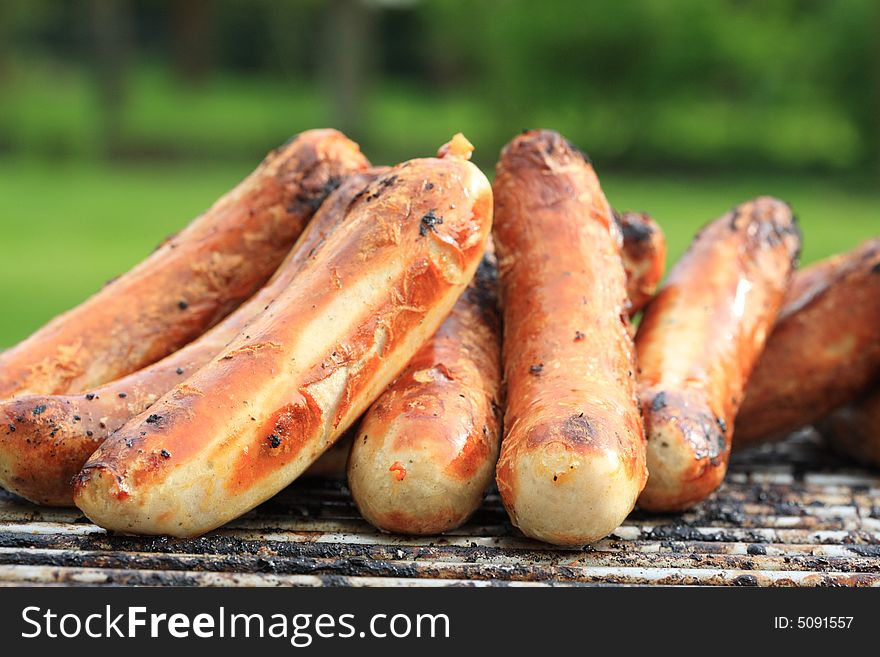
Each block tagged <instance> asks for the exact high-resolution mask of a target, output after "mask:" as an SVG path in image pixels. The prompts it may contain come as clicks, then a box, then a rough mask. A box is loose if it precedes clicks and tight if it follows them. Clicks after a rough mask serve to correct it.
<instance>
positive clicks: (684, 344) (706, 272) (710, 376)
mask: <svg viewBox="0 0 880 657" xmlns="http://www.w3.org/2000/svg"><path fill="white" fill-rule="evenodd" d="M799 249H800V233H799V231H798V229H797V224H796V223H795V221H794V217H793V215H792V213H791V209H790V208H789V206H788V205H787V204H785V203H782V202H781V201H777V200H775V199H771V198H766V197H762V198H758V199H755V200H754V201H750V202H748V203H744V204H742V205H740V206H738V207H737V208H735V209H734V210H732V211H731V212H729V213H728V214H727V215H725V216H723V217H721V218H720V219H717V220H716V221H714V222H712V223H710V224H709V225H708V226H706V227H705V228H703V230H702V231H700V233H699V234H698V235H697V237H696V238H695V240H694V242H693V243H692V244H691V247H690V249H689V250H688V251H687V253H685V254H684V256H682V258H681V260H679V262H678V263H677V264H676V265H675V267H674V268H673V269H672V271H671V272H670V274H669V277H668V278H667V280H666V283H665V284H664V285H663V287H662V289H661V290H660V292H659V293H658V294H657V296H656V297H655V298H654V300H653V301H652V302H651V303H650V304H649V305H648V307H647V309H646V310H645V316H644V317H643V319H642V323H641V325H640V326H639V331H638V334H637V336H636V349H637V352H638V361H639V373H640V395H641V404H642V411H643V413H644V417H645V430H646V432H647V437H648V472H649V473H650V475H649V477H648V484H647V486H646V487H645V490H644V492H643V493H642V495H641V497H640V498H639V506H640V507H642V508H644V509H648V510H652V511H676V510H680V509H685V508H687V507H689V506H690V505H692V504H694V503H696V502H699V501H700V500H702V499H704V498H705V497H706V496H708V495H709V494H710V493H712V491H714V490H715V489H716V488H717V487H718V486H719V485H720V484H721V481H722V480H723V479H724V474H725V472H726V470H727V459H728V455H729V452H730V438H731V435H732V433H733V420H734V416H735V415H736V411H737V408H738V407H739V404H740V402H741V400H742V395H743V391H744V388H745V385H746V381H747V380H748V377H749V374H750V373H751V371H752V368H753V367H754V364H755V362H756V361H757V359H758V356H759V355H760V353H761V350H762V349H763V348H764V343H765V340H766V337H767V334H768V333H769V331H770V329H771V328H772V326H773V322H774V320H775V319H776V313H777V311H778V309H779V306H780V304H781V303H782V299H783V295H784V294H785V290H786V288H787V287H788V283H789V279H790V277H791V272H792V270H793V268H794V266H795V263H796V261H797V256H798V253H799Z"/></svg>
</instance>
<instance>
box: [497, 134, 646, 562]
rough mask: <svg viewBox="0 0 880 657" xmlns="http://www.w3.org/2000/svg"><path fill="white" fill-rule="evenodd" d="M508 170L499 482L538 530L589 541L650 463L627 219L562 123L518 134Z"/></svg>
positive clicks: (539, 534)
mask: <svg viewBox="0 0 880 657" xmlns="http://www.w3.org/2000/svg"><path fill="white" fill-rule="evenodd" d="M497 172H498V175H497V177H496V179H495V184H494V192H495V198H496V205H495V215H496V217H495V221H496V223H495V228H494V231H493V236H494V239H495V246H496V249H497V253H498V267H499V274H500V281H501V286H500V287H501V298H502V308H503V323H504V338H503V354H504V375H505V381H506V384H507V403H506V413H505V418H504V427H505V429H504V432H505V434H504V440H503V441H502V444H501V455H500V458H499V461H498V468H497V483H498V490H499V491H500V493H501V497H502V500H503V502H504V505H505V507H506V508H507V511H508V513H509V514H510V517H511V520H512V521H513V523H514V524H515V525H516V526H517V527H519V528H520V529H521V530H522V531H523V532H524V533H525V534H527V535H528V536H531V537H533V538H538V539H540V540H543V541H548V542H550V543H557V544H564V545H578V544H583V543H588V542H590V541H594V540H597V539H599V538H601V537H603V536H606V535H607V534H609V533H610V532H612V531H614V529H616V528H617V527H618V526H619V525H620V523H621V522H622V521H623V520H624V518H625V517H626V516H627V514H628V513H629V512H630V511H631V510H632V508H633V505H634V504H635V501H636V497H637V496H638V494H639V492H640V491H641V490H642V487H643V486H644V484H645V478H646V474H647V473H646V470H645V438H644V432H643V428H642V421H641V418H640V416H639V410H638V405H637V401H636V383H635V364H634V360H633V344H632V339H631V337H630V332H629V320H628V317H627V313H626V307H627V298H626V287H625V274H624V270H623V265H622V262H621V255H620V248H621V247H620V243H621V238H620V233H619V230H618V227H617V225H616V224H615V222H614V219H613V217H612V213H611V208H610V207H609V206H608V202H607V201H606V200H605V196H604V195H603V193H602V190H601V188H600V187H599V181H598V179H597V178H596V174H595V173H594V171H593V168H592V166H591V165H590V163H589V162H588V161H587V160H586V158H585V157H584V156H583V154H581V153H580V152H578V151H577V150H576V149H575V148H573V147H572V146H571V145H570V144H569V143H568V142H567V141H566V140H565V139H563V138H562V137H560V136H559V135H558V134H557V133H555V132H552V131H532V132H527V133H524V134H522V135H520V136H518V137H516V138H515V139H514V140H513V141H512V142H511V143H510V144H508V145H507V146H506V147H505V148H504V150H503V151H502V153H501V159H500V161H499V163H498V169H497Z"/></svg>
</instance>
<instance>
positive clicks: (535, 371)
mask: <svg viewBox="0 0 880 657" xmlns="http://www.w3.org/2000/svg"><path fill="white" fill-rule="evenodd" d="M543 373H544V363H535V364H534V365H530V366H529V374H531V375H532V376H540V375H541V374H543Z"/></svg>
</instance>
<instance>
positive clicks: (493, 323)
mask: <svg viewBox="0 0 880 657" xmlns="http://www.w3.org/2000/svg"><path fill="white" fill-rule="evenodd" d="M464 294H465V298H466V299H467V301H468V302H469V303H470V304H471V305H473V306H474V307H475V308H477V309H478V310H479V312H480V316H481V317H482V319H483V321H484V322H485V323H486V324H487V325H488V326H490V327H491V328H492V329H494V330H496V331H497V330H498V328H499V326H500V324H501V318H500V313H499V310H498V263H497V261H496V260H495V256H494V255H492V254H490V253H487V254H485V255H484V256H483V259H482V260H481V261H480V265H479V266H478V267H477V273H476V274H475V275H474V280H473V281H472V282H471V284H470V285H469V286H468V287H467V290H466V291H465V293H464Z"/></svg>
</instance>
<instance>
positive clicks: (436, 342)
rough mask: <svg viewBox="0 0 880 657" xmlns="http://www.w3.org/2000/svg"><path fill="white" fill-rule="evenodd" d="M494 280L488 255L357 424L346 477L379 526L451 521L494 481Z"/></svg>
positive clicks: (434, 530)
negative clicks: (439, 322)
mask: <svg viewBox="0 0 880 657" xmlns="http://www.w3.org/2000/svg"><path fill="white" fill-rule="evenodd" d="M496 287H497V270H496V267H495V262H494V258H493V257H492V256H489V255H487V256H486V257H485V258H484V260H483V262H482V263H481V264H480V267H479V269H478V270H477V274H476V276H475V277H474V279H473V281H471V283H470V285H469V286H468V288H467V289H466V290H465V292H464V294H462V296H461V297H460V298H459V299H458V301H457V302H456V304H455V306H454V307H453V309H452V312H451V313H450V315H449V317H447V318H446V320H445V321H444V322H443V324H442V325H441V326H440V328H439V329H438V330H437V332H436V333H435V334H434V335H433V336H432V337H431V339H430V340H429V341H428V342H427V343H425V345H424V346H423V347H422V348H421V349H420V350H419V352H418V353H417V354H416V355H415V357H414V358H413V359H412V360H411V361H410V362H409V365H407V367H406V369H405V370H404V371H403V373H402V374H401V375H400V376H399V377H398V378H397V379H396V380H395V381H394V383H392V384H391V385H390V386H389V387H388V388H387V389H386V390H385V392H383V393H382V395H381V396H380V397H379V399H377V400H376V402H375V403H374V404H373V405H372V406H371V407H370V409H369V410H368V411H367V413H366V415H365V416H364V419H363V421H362V422H361V425H360V427H359V430H358V432H357V434H356V436H355V439H354V444H353V447H352V450H351V455H350V457H349V461H348V483H349V488H350V489H351V494H352V497H353V498H354V501H355V503H356V504H357V506H358V509H359V510H360V511H361V514H362V515H363V516H364V517H365V518H366V519H367V520H368V521H369V522H371V523H372V524H373V525H375V526H376V527H378V528H380V529H383V530H385V531H390V532H397V533H401V534H439V533H442V532H445V531H449V530H450V529H454V528H456V527H458V526H460V525H461V524H463V523H464V522H465V521H466V520H467V519H468V518H469V517H470V516H471V514H472V513H473V512H474V511H475V510H476V509H477V507H478V506H479V505H480V502H481V501H482V499H483V496H484V495H485V493H486V490H487V489H488V487H489V486H490V485H491V483H492V479H493V476H494V474H495V462H496V460H497V458H498V447H499V443H500V439H501V436H500V431H501V417H500V415H501V406H500V403H501V335H500V324H499V318H498V310H497V291H496Z"/></svg>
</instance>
